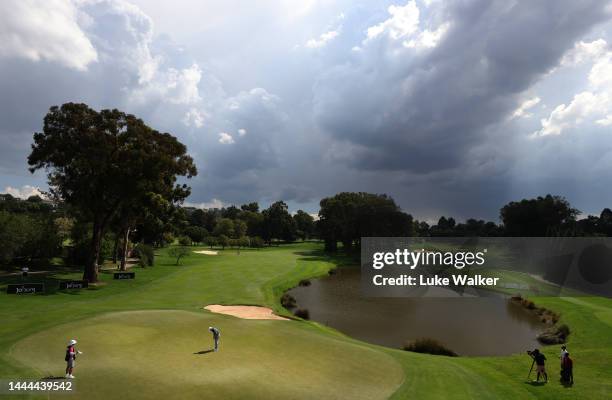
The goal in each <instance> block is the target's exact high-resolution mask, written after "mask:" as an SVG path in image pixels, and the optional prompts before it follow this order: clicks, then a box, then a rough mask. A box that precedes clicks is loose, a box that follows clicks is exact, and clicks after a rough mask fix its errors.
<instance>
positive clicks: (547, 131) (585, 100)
mask: <svg viewBox="0 0 612 400" xmlns="http://www.w3.org/2000/svg"><path fill="white" fill-rule="evenodd" d="M609 103H610V97H609V96H608V94H607V93H605V92H602V93H593V92H590V91H584V92H581V93H578V94H576V95H575V96H574V98H573V99H572V101H571V102H570V103H569V105H565V104H561V105H559V106H557V107H556V108H555V109H554V110H553V111H552V112H551V113H550V116H549V117H548V118H544V119H542V120H541V124H542V128H541V129H539V130H538V131H536V132H534V134H533V135H534V136H548V135H560V134H561V133H562V132H563V131H564V130H566V129H569V128H571V127H574V126H576V125H578V124H581V123H582V122H584V120H585V119H587V118H589V117H593V116H594V115H600V114H602V113H606V112H607V110H608V108H609Z"/></svg>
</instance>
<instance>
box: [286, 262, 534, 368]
mask: <svg viewBox="0 0 612 400" xmlns="http://www.w3.org/2000/svg"><path fill="white" fill-rule="evenodd" d="M288 293H289V294H290V295H292V296H293V297H294V298H295V299H296V301H297V305H298V308H302V309H307V310H308V311H309V313H310V319H311V320H313V321H317V322H319V323H322V324H325V325H327V326H330V327H332V328H335V329H337V330H339V331H341V332H343V333H345V334H347V335H349V336H351V337H354V338H356V339H360V340H363V341H366V342H370V343H374V344H379V345H383V346H388V347H393V348H401V346H403V345H404V344H405V343H407V342H410V341H412V340H415V339H419V338H423V337H427V338H433V339H436V340H438V341H440V342H441V343H443V344H444V345H445V346H446V347H448V348H449V349H451V350H453V351H454V352H456V353H457V354H459V355H462V356H492V355H509V354H514V353H521V352H525V351H526V350H529V349H531V350H532V349H533V348H535V347H538V342H537V340H536V336H537V335H538V333H539V332H541V331H542V330H544V328H545V326H544V324H542V323H541V322H540V321H539V320H538V318H537V316H535V315H533V314H531V313H529V312H528V311H527V310H525V309H523V308H521V307H520V306H519V305H516V304H514V303H512V302H509V301H508V300H507V299H506V298H503V297H501V296H491V297H462V298H458V297H455V298H449V297H444V298H441V297H440V298H434V297H419V298H364V297H361V293H360V271H359V268H340V269H338V270H337V272H336V273H335V274H334V275H330V276H327V277H324V278H320V279H313V280H312V281H311V285H309V286H298V287H296V288H294V289H291V290H290V291H289V292H288Z"/></svg>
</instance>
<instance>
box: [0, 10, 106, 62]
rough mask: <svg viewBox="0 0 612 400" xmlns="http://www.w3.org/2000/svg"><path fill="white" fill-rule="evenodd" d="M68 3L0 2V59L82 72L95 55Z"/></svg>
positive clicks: (93, 59)
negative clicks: (57, 65) (46, 63)
mask: <svg viewBox="0 0 612 400" xmlns="http://www.w3.org/2000/svg"><path fill="white" fill-rule="evenodd" d="M78 17H79V13H78V10H77V8H76V6H75V3H74V2H72V1H68V0H38V1H37V0H3V1H0V56H3V57H20V58H26V59H29V60H32V61H40V60H47V61H52V62H57V63H60V64H62V65H65V66H67V67H69V68H74V69H77V70H85V69H87V66H88V65H89V64H90V63H92V62H94V61H97V60H98V53H97V52H96V49H95V48H94V46H93V45H92V43H91V41H90V40H89V38H88V37H87V35H86V34H85V33H84V32H83V30H81V28H80V27H79V24H78Z"/></svg>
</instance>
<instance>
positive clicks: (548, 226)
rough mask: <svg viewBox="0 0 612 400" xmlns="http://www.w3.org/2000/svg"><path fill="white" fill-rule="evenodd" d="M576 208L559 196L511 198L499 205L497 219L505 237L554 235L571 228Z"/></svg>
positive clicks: (574, 219)
mask: <svg viewBox="0 0 612 400" xmlns="http://www.w3.org/2000/svg"><path fill="white" fill-rule="evenodd" d="M578 213H579V211H578V210H576V209H575V208H572V207H571V206H570V204H569V202H568V201H567V200H565V199H564V198H563V197H560V196H551V195H550V194H548V195H546V196H544V197H541V196H539V197H537V198H535V199H523V200H521V201H518V202H515V201H512V202H510V203H508V204H506V205H505V206H503V207H502V209H501V211H500V218H501V220H502V221H503V224H504V230H505V234H506V236H556V235H561V234H562V233H563V231H564V230H567V229H573V224H574V223H575V222H576V216H577V215H578Z"/></svg>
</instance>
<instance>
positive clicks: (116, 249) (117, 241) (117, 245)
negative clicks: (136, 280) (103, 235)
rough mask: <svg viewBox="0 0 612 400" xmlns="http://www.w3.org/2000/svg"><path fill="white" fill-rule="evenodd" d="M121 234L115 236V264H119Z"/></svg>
mask: <svg viewBox="0 0 612 400" xmlns="http://www.w3.org/2000/svg"><path fill="white" fill-rule="evenodd" d="M120 236H121V234H120V233H117V234H116V235H115V245H114V246H113V264H117V255H118V253H119V237H120Z"/></svg>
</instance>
